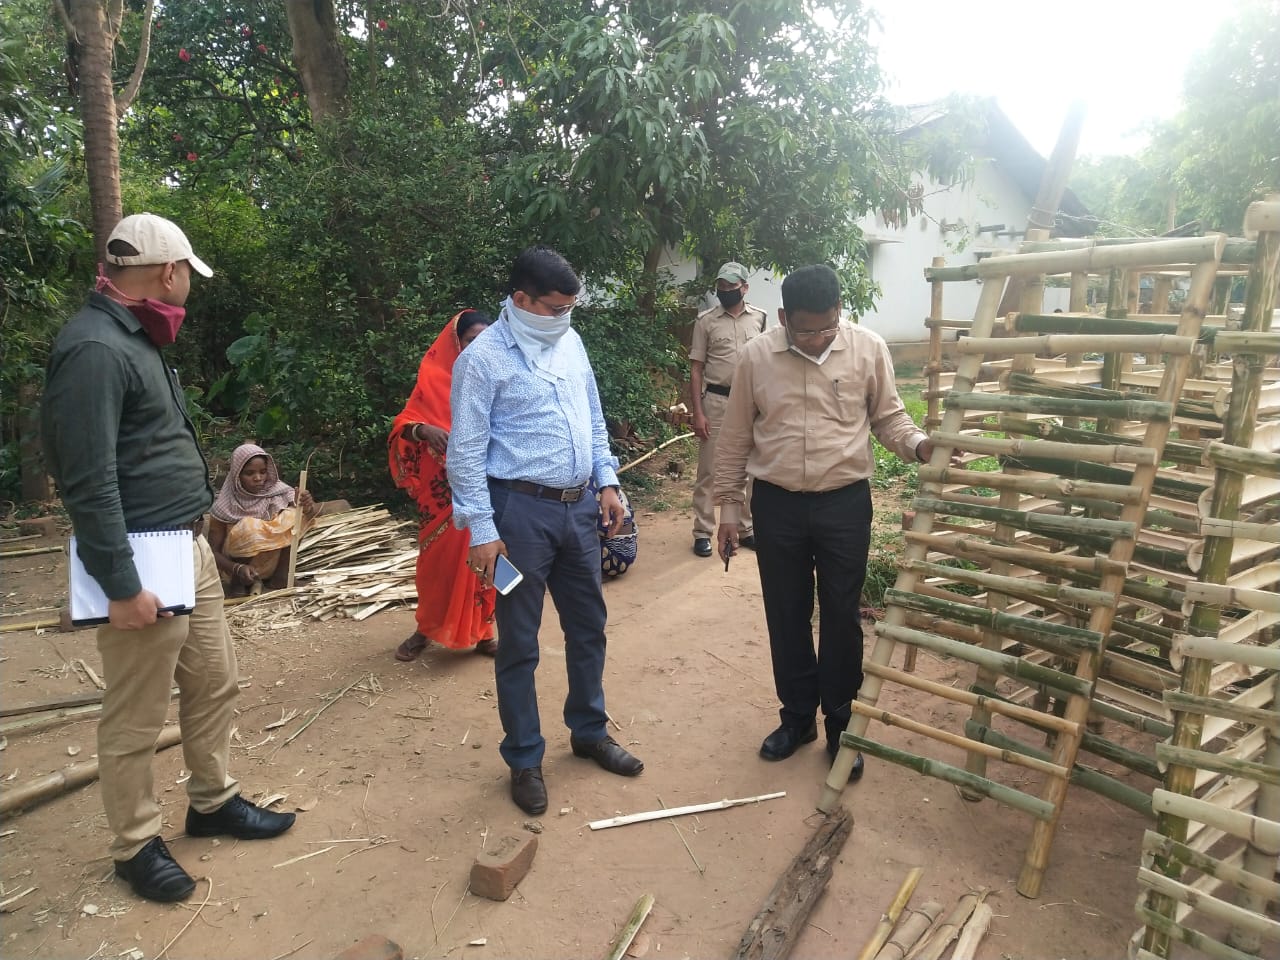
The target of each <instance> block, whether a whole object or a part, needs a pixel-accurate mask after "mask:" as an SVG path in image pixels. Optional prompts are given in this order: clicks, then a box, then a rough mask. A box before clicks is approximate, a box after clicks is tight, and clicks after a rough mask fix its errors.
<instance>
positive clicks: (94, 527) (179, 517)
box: [41, 213, 294, 901]
mask: <svg viewBox="0 0 1280 960" xmlns="http://www.w3.org/2000/svg"><path fill="white" fill-rule="evenodd" d="M106 261H107V262H106V265H105V267H104V268H102V269H101V270H100V273H99V276H98V283H97V289H96V290H95V291H94V292H93V293H91V294H90V295H89V301H88V303H86V304H85V306H84V307H83V308H82V309H81V310H80V312H79V313H77V314H76V315H75V316H74V317H72V318H71V319H70V320H69V321H67V323H66V325H65V326H63V328H62V330H61V331H60V332H59V333H58V337H57V339H56V340H55V341H54V345H53V350H52V352H51V354H50V357H49V365H48V369H47V371H46V378H45V393H44V399H43V401H42V404H41V416H42V430H43V440H44V450H45V456H46V459H47V462H48V465H49V469H50V472H51V473H52V474H53V477H54V479H55V480H56V481H57V484H58V488H59V491H60V492H61V494H62V502H63V505H64V506H65V507H66V509H67V513H68V514H69V515H70V517H71V525H72V528H73V529H74V531H75V534H76V553H77V556H78V557H79V559H80V561H81V563H82V564H83V565H84V568H85V570H86V571H87V572H88V574H89V575H90V576H91V577H93V579H94V580H96V581H97V583H98V585H99V586H100V587H101V588H102V591H103V593H105V594H106V597H107V599H108V601H109V602H108V621H109V622H107V623H105V624H103V625H102V626H101V627H99V628H98V651H99V653H100V654H101V655H102V666H103V671H104V673H105V679H106V683H107V689H106V692H105V693H104V695H103V701H102V719H101V720H100V721H99V724H98V759H99V772H100V776H101V782H102V802H103V806H104V807H105V808H106V814H107V825H108V826H109V827H110V829H111V832H112V834H113V835H114V836H113V840H112V842H111V846H110V850H111V856H112V859H113V860H114V861H115V870H116V874H117V875H118V876H120V877H122V878H123V879H124V880H125V881H127V882H128V883H129V885H130V886H131V887H132V888H133V890H134V892H135V893H137V894H138V895H139V896H141V897H145V898H146V899H148V900H158V901H172V900H184V899H186V898H187V897H189V896H190V895H191V893H192V891H193V890H194V889H195V881H194V880H192V879H191V877H190V876H189V875H188V874H187V872H186V871H185V870H183V869H182V867H181V866H179V865H178V863H177V862H176V861H175V860H174V859H173V857H172V856H171V855H170V853H169V850H168V848H167V847H166V846H165V843H164V840H163V839H161V837H160V832H161V827H162V823H163V821H162V816H161V812H160V805H159V804H158V803H157V802H156V799H155V792H154V790H153V786H152V771H151V760H152V757H153V756H154V754H155V744H156V738H157V736H158V735H159V733H160V730H161V728H162V727H163V726H164V722H165V717H166V715H167V714H168V712H169V699H170V698H169V689H170V686H171V684H173V683H174V682H176V683H177V685H178V687H179V689H180V691H181V699H180V701H179V707H178V715H179V720H180V722H181V727H182V750H183V757H184V760H185V762H186V766H187V768H188V769H189V770H191V778H190V779H189V780H188V781H187V795H188V798H189V800H190V806H189V807H188V808H187V817H186V834H187V835H188V836H190V837H211V836H217V835H220V834H226V835H230V836H233V837H237V838H239V839H243V840H252V839H261V838H265V837H273V836H276V835H277V834H280V833H283V832H284V831H285V830H287V829H289V827H290V826H292V825H293V821H294V815H293V814H292V813H289V814H280V813H273V812H271V811H269V810H263V809H260V808H259V807H256V806H254V805H253V804H252V803H250V802H249V801H247V800H245V799H244V798H243V797H242V796H240V785H239V784H238V783H237V782H236V781H235V780H234V779H233V778H232V777H231V776H229V775H228V774H227V756H228V753H229V752H230V735H231V722H232V719H233V716H234V711H233V707H234V703H235V698H236V694H237V692H238V691H237V686H236V657H235V651H234V649H233V648H232V645H231V636H230V634H229V632H228V631H227V624H226V620H225V618H224V616H223V610H222V585H221V583H220V582H219V579H218V569H217V565H216V564H215V562H214V558H213V553H212V551H211V550H210V549H209V543H208V541H207V540H206V539H205V537H204V536H203V528H204V513H205V511H206V510H207V509H208V508H209V505H210V503H211V502H212V501H213V490H212V488H211V487H210V485H209V468H208V464H207V463H206V462H205V459H204V454H203V453H201V451H200V447H199V444H198V443H197V441H196V431H195V427H194V426H193V425H192V423H191V419H190V417H189V416H188V415H187V411H186V405H185V402H184V399H183V392H182V386H181V384H179V382H178V377H177V373H176V372H175V371H174V370H173V369H172V368H171V367H170V366H169V364H168V363H166V362H165V358H164V355H163V354H162V353H161V352H160V348H161V347H165V346H167V345H169V344H171V343H173V342H174V339H175V338H176V336H177V333H178V328H179V327H180V326H181V325H182V320H183V316H184V314H185V309H184V307H183V305H184V304H185V303H186V300H187V295H188V294H189V293H190V291H191V272H192V271H193V270H194V271H195V272H196V273H199V274H200V275H201V276H204V277H210V276H212V275H213V271H212V270H211V269H209V267H208V265H207V264H205V262H204V261H203V260H201V259H200V258H199V257H197V256H196V255H195V252H194V251H193V250H192V249H191V243H190V242H189V241H188V240H187V238H186V235H185V234H183V232H182V231H181V230H180V229H179V228H178V227H177V226H176V225H175V224H173V223H171V222H170V221H168V220H165V219H164V218H162V217H157V216H154V215H153V214H149V213H143V214H136V215H134V216H131V217H126V218H125V219H123V220H121V221H120V223H119V224H118V225H117V226H116V228H115V230H113V231H112V232H111V236H110V238H109V239H108V241H107V254H106ZM174 529H185V530H190V531H192V534H193V551H194V554H193V561H194V569H195V598H196V602H195V608H194V609H193V610H192V612H191V614H190V616H174V615H173V614H172V613H167V612H165V611H164V610H162V609H161V602H160V600H159V598H158V597H157V596H156V594H155V593H154V592H152V591H151V590H148V589H147V588H146V587H145V585H144V584H143V583H142V581H141V580H140V578H139V575H138V569H137V567H136V566H135V563H134V555H133V550H132V548H131V547H130V545H129V542H128V540H127V539H126V534H127V533H128V532H130V531H140V530H174Z"/></svg>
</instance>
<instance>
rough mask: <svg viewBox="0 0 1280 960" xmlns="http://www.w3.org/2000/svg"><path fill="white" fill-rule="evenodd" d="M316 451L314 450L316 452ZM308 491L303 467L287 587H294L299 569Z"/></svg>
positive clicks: (299, 483)
mask: <svg viewBox="0 0 1280 960" xmlns="http://www.w3.org/2000/svg"><path fill="white" fill-rule="evenodd" d="M314 453H315V451H314V450H313V451H312V454H314ZM307 463H308V465H309V464H310V463H311V457H307ZM306 492H307V468H306V467H303V468H302V472H301V473H300V474H299V475H298V502H297V504H296V507H295V509H296V510H297V513H296V514H295V515H294V518H293V542H292V543H290V544H289V579H288V580H287V581H286V582H285V589H292V588H293V580H294V577H295V576H296V575H297V570H298V544H299V543H301V541H302V524H303V521H304V518H303V513H304V512H305V511H304V510H303V509H302V495H303V494H304V493H306Z"/></svg>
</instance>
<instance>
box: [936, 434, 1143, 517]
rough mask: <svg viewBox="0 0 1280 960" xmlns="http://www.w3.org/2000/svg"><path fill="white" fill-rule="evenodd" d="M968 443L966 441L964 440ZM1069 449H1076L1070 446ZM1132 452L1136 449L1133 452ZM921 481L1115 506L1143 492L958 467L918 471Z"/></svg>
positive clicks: (1139, 497)
mask: <svg viewBox="0 0 1280 960" xmlns="http://www.w3.org/2000/svg"><path fill="white" fill-rule="evenodd" d="M968 439H972V438H969V437H966V440H968ZM1072 446H1080V445H1079V444H1072ZM1135 449H1136V448H1135ZM919 477H920V480H921V481H931V482H933V483H941V484H965V485H968V486H971V487H990V488H992V489H995V490H1017V491H1018V492H1019V493H1023V494H1028V495H1030V496H1035V497H1047V498H1053V499H1056V498H1069V497H1097V498H1099V499H1102V500H1111V501H1113V502H1115V503H1136V502H1137V501H1138V500H1140V499H1141V498H1142V493H1143V491H1141V490H1139V489H1138V488H1137V487H1133V486H1127V485H1124V484H1118V483H1089V482H1088V481H1082V480H1072V479H1070V478H1067V477H1051V478H1048V479H1044V480H1039V479H1036V478H1034V477H1025V476H1019V475H1017V474H1005V473H988V472H985V471H982V470H965V469H962V468H960V467H950V466H948V467H937V468H935V467H928V466H923V467H920V468H919Z"/></svg>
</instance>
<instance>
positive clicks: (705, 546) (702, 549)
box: [693, 537, 711, 557]
mask: <svg viewBox="0 0 1280 960" xmlns="http://www.w3.org/2000/svg"><path fill="white" fill-rule="evenodd" d="M693 552H694V553H696V554H697V555H698V556H700V557H709V556H711V539H710V538H709V537H698V538H696V539H695V540H694V541H693Z"/></svg>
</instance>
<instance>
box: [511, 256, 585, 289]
mask: <svg viewBox="0 0 1280 960" xmlns="http://www.w3.org/2000/svg"><path fill="white" fill-rule="evenodd" d="M581 289H582V283H581V281H579V280H578V275H577V274H576V273H574V272H573V267H571V266H569V261H568V260H566V259H565V258H564V257H562V256H560V254H559V253H557V252H556V251H555V250H552V249H551V248H550V247H547V246H542V245H541V244H539V245H537V246H532V247H526V248H525V249H524V250H522V251H521V252H520V256H518V257H516V260H515V263H513V264H512V265H511V277H510V279H509V280H508V282H507V293H515V292H516V291H517V290H523V291H524V292H525V293H527V294H528V295H529V296H531V297H545V296H546V295H547V294H548V293H553V292H554V293H562V294H564V295H565V296H573V295H574V294H576V293H577V292H578V291H579V290H581Z"/></svg>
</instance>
